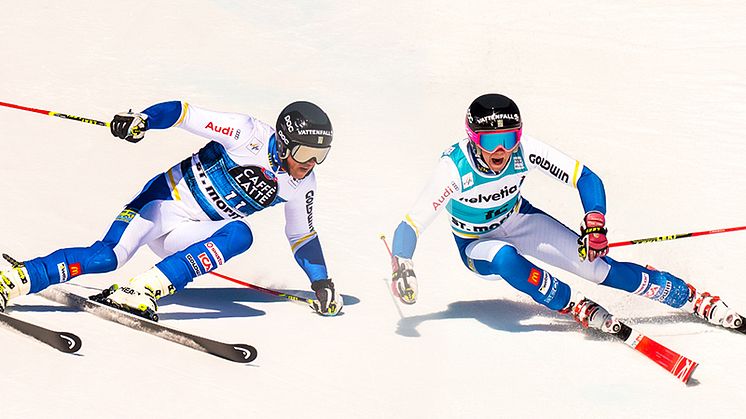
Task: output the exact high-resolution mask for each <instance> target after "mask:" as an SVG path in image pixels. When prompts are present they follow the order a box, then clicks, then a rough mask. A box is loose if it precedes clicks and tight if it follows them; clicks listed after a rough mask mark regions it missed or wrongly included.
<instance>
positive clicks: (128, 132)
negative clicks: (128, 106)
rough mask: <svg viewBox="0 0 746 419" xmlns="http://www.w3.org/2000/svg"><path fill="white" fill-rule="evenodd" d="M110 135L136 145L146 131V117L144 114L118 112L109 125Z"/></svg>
mask: <svg viewBox="0 0 746 419" xmlns="http://www.w3.org/2000/svg"><path fill="white" fill-rule="evenodd" d="M109 128H110V129H111V134H112V135H113V136H115V137H119V138H121V139H123V140H127V141H129V142H131V143H136V142H138V141H140V140H142V139H143V137H145V131H146V130H147V129H148V116H147V115H145V114H144V113H132V110H130V111H129V112H120V113H118V114H116V115H114V119H112V120H111V123H110V124H109Z"/></svg>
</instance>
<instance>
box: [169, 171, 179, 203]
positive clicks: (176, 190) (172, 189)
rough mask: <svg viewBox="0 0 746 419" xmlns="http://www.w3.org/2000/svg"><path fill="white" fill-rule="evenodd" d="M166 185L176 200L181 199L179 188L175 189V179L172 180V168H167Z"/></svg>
mask: <svg viewBox="0 0 746 419" xmlns="http://www.w3.org/2000/svg"><path fill="white" fill-rule="evenodd" d="M168 185H169V186H170V187H171V193H173V196H174V199H175V200H177V201H181V195H179V190H178V189H176V181H175V180H174V173H173V169H168Z"/></svg>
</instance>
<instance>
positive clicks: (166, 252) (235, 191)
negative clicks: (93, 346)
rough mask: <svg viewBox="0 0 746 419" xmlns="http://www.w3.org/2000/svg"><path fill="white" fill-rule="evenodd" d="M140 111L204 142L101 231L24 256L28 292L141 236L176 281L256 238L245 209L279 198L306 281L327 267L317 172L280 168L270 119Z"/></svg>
mask: <svg viewBox="0 0 746 419" xmlns="http://www.w3.org/2000/svg"><path fill="white" fill-rule="evenodd" d="M142 113H144V114H145V115H147V116H148V118H147V124H148V129H149V130H152V129H166V128H171V127H179V128H182V129H185V130H187V131H189V132H191V133H193V134H196V135H199V136H201V137H204V138H207V139H209V140H210V142H208V143H207V145H205V146H204V147H203V148H202V149H201V150H199V151H198V152H197V153H195V154H193V155H192V156H190V157H187V158H186V159H184V160H183V161H181V162H180V163H177V164H175V165H174V166H173V167H171V168H170V169H168V170H167V171H166V172H164V173H160V174H158V175H156V176H155V177H154V178H153V179H151V180H150V181H149V182H148V183H147V184H146V185H145V187H144V188H143V190H142V191H141V192H140V193H139V194H137V196H136V197H135V198H134V199H133V200H132V201H131V202H130V203H128V204H127V205H126V206H125V208H124V210H122V211H121V213H120V214H119V215H118V216H117V217H116V219H115V220H114V222H113V223H112V225H111V227H110V228H109V230H108V232H107V233H106V234H105V236H104V238H103V239H102V240H99V241H97V242H95V243H94V244H93V245H91V246H89V247H81V248H67V249H60V250H58V251H56V252H53V253H52V254H50V255H48V256H45V257H40V258H36V259H32V260H29V261H27V262H25V265H26V267H27V269H28V271H29V277H30V279H31V292H38V291H40V290H42V289H44V288H46V287H47V286H49V285H51V284H55V283H59V282H65V281H68V280H70V279H72V278H74V277H76V276H78V275H82V274H88V273H101V272H109V271H112V270H114V269H117V268H118V267H120V266H122V265H124V264H125V263H126V262H127V261H128V260H129V259H130V258H131V257H132V256H133V254H134V253H135V251H137V249H138V248H140V247H141V246H143V245H148V246H149V247H150V248H151V249H152V250H153V251H154V252H155V253H156V254H157V255H159V256H160V257H163V258H164V259H163V260H162V261H161V262H160V263H158V264H157V265H156V266H157V267H158V268H159V269H160V270H161V271H162V272H163V273H164V274H165V275H166V276H167V277H168V279H169V280H170V281H171V283H172V284H173V285H174V287H175V288H176V290H179V289H182V288H183V287H184V286H186V284H187V283H189V282H190V281H192V279H193V278H195V277H197V276H199V275H202V274H205V273H208V272H210V271H212V270H214V269H216V268H217V267H219V266H220V265H222V264H223V263H225V262H226V261H228V260H229V259H230V258H232V257H233V256H236V255H238V254H240V253H242V252H244V251H246V250H247V249H248V248H249V247H250V246H251V245H252V243H253V236H252V233H251V229H250V228H249V224H248V222H247V217H248V216H250V215H251V214H253V213H255V212H258V211H262V210H264V209H266V208H269V207H272V206H274V205H277V204H284V207H285V208H284V209H285V221H286V224H285V234H286V236H287V239H288V241H289V243H290V247H291V249H292V251H293V254H294V257H295V259H296V261H297V262H298V264H299V265H300V266H301V268H303V270H304V271H305V272H306V274H307V275H308V277H309V279H310V280H311V281H317V280H322V279H326V278H327V277H328V273H327V269H326V264H325V262H324V257H323V253H322V251H321V245H320V243H319V240H318V237H317V234H316V230H315V229H314V227H313V206H314V199H315V194H316V178H315V176H314V173H313V172H311V173H310V174H309V175H308V176H306V178H304V179H294V178H292V177H291V176H290V175H289V174H288V173H287V172H286V171H285V170H284V169H283V168H282V164H281V161H280V158H279V156H278V155H277V148H276V143H275V141H276V140H275V132H274V129H273V128H272V127H271V126H270V125H268V124H266V123H264V122H261V121H259V120H257V119H255V118H252V117H251V116H248V115H243V114H235V113H223V112H213V111H208V110H205V109H200V108H198V107H195V106H191V105H189V104H187V103H185V102H179V101H174V102H164V103H159V104H156V105H153V106H151V107H149V108H147V109H145V110H144V111H143V112H142Z"/></svg>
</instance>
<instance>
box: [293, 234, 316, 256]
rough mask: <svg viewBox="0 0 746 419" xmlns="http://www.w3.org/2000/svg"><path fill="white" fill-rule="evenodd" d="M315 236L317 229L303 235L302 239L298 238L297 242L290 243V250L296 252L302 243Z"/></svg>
mask: <svg viewBox="0 0 746 419" xmlns="http://www.w3.org/2000/svg"><path fill="white" fill-rule="evenodd" d="M313 237H316V232H315V231H312V232H311V233H308V234H306V235H305V236H303V237H301V238H300V239H298V240H296V241H295V243H293V244H292V245H290V250H292V251H293V252H295V250H296V249H297V248H298V247H300V245H301V244H303V243H305V242H306V241H308V239H311V238H313Z"/></svg>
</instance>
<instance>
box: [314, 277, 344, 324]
mask: <svg viewBox="0 0 746 419" xmlns="http://www.w3.org/2000/svg"><path fill="white" fill-rule="evenodd" d="M311 289H312V290H314V291H315V292H316V298H317V299H316V300H314V301H313V309H314V310H315V311H316V312H317V313H319V314H321V315H322V316H336V315H337V314H339V313H340V312H341V311H342V306H343V305H344V301H343V300H342V295H340V294H339V293H338V292H337V291H336V290H335V289H334V283H333V282H332V280H331V279H322V280H321V281H313V282H311Z"/></svg>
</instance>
